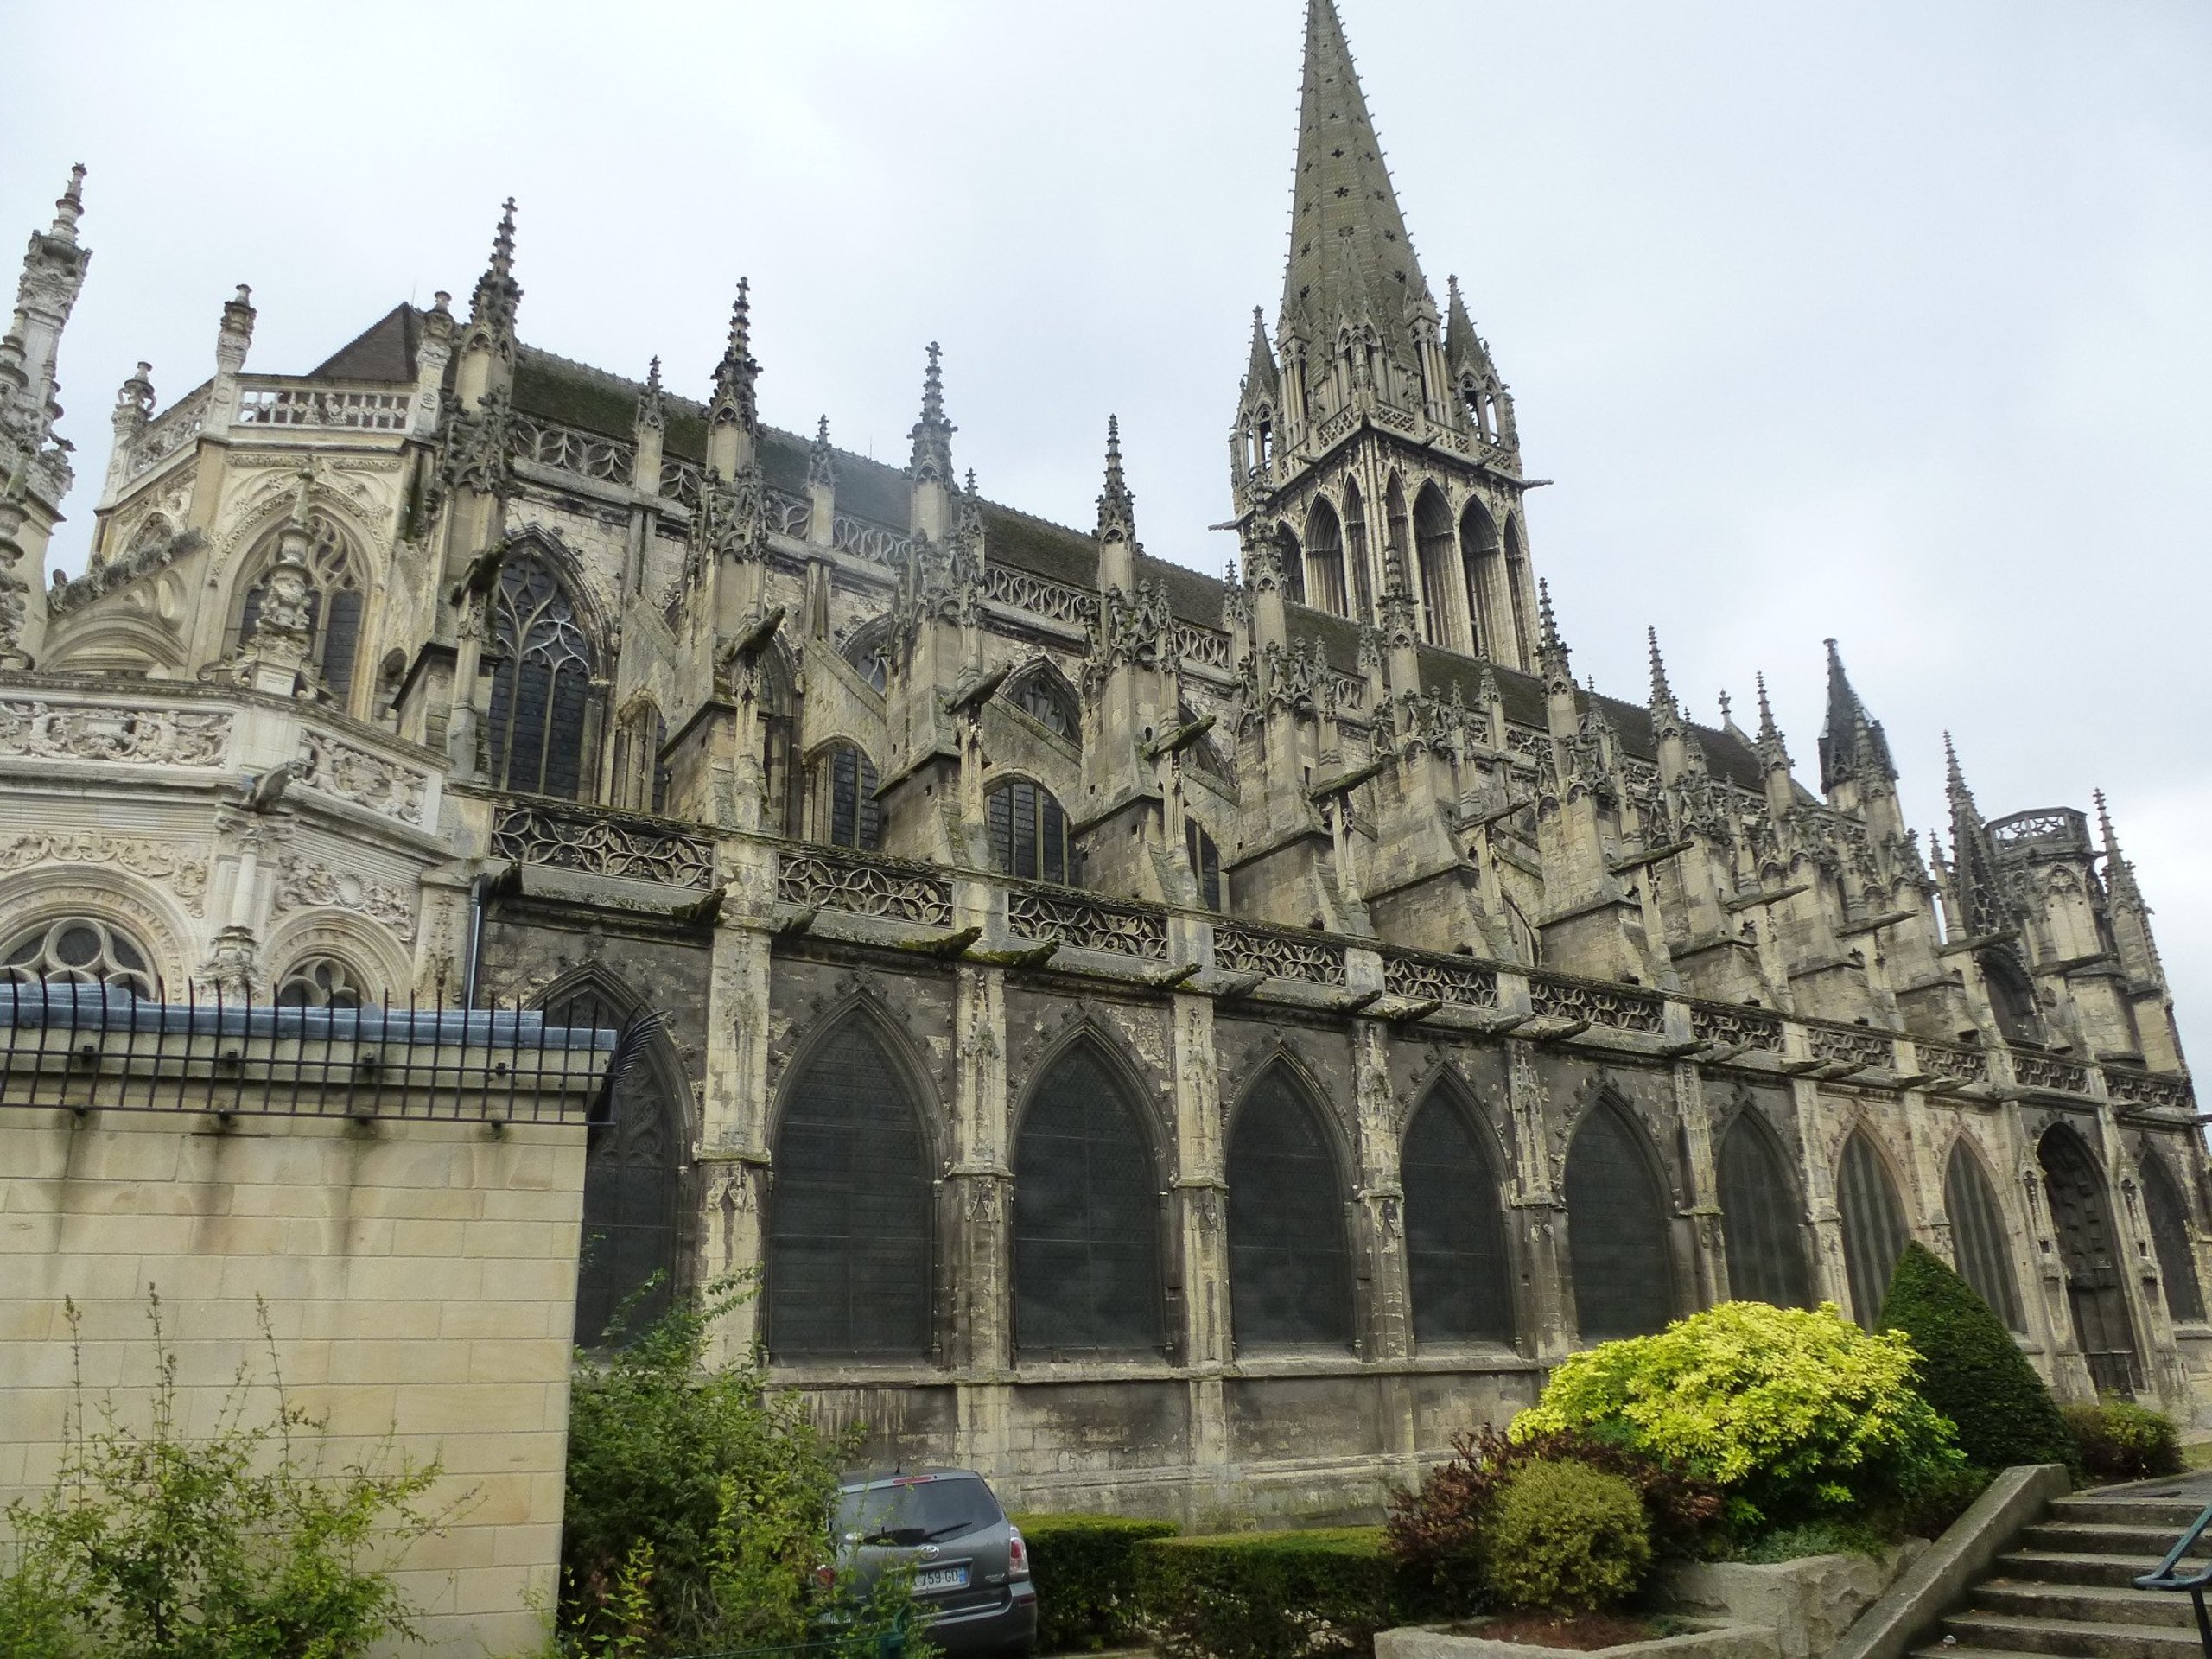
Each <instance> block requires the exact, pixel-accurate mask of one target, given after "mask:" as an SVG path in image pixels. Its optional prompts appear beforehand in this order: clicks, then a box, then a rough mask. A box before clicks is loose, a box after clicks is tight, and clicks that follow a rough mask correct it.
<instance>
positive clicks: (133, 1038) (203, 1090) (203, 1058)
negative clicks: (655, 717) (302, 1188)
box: [0, 981, 659, 1123]
mask: <svg viewBox="0 0 2212 1659" xmlns="http://www.w3.org/2000/svg"><path fill="white" fill-rule="evenodd" d="M658 1024H659V1020H658V1016H657V1015H648V1016H646V1017H645V1018H644V1019H641V1020H637V1021H634V1022H632V1024H631V1025H629V1026H627V1027H625V1028H624V1029H622V1030H620V1031H610V1030H607V1029H604V1028H599V1027H569V1026H564V1025H558V1024H549V1023H548V1022H547V1020H546V1016H545V1015H544V1014H543V1013H540V1012H537V1011H534V1010H528V1009H523V1008H518V1007H509V1008H500V1007H471V1008H463V1007H446V1006H440V1005H431V1006H427V1007H426V1006H423V1005H421V1004H418V1003H416V1002H413V1001H410V1002H408V1003H405V1004H404V1005H401V1004H393V1003H372V1004H364V1005H360V1006H353V1007H292V1006H289V1005H283V1004H272V1003H267V1002H260V1001H255V1000H253V999H252V998H251V997H247V998H243V999H241V998H227V997H222V996H214V997H210V998H207V999H202V998H200V996H198V995H196V994H194V993H191V992H188V993H187V995H186V1000H185V1001H181V1002H169V1001H156V1000H149V999H148V998H145V997H142V996H139V995H135V994H134V993H133V992H130V991H128V990H124V989H121V988H117V987H114V986H111V985H94V984H82V983H56V982H35V981H33V982H0V1105H4V1106H21V1107H61V1108H67V1109H71V1110H74V1111H156V1112H175V1111H193V1112H213V1113H216V1114H219V1115H221V1116H233V1115H245V1114H260V1115H275V1116H296V1117H340V1118H353V1119H358V1120H361V1121H365V1122H367V1121H374V1120H378V1119H385V1118H391V1119H406V1118H414V1119H446V1120H451V1121H463V1122H518V1123H526V1122H574V1123H586V1122H607V1120H608V1118H609V1116H611V1108H612V1104H613V1090H614V1085H615V1084H616V1083H617V1082H619V1081H620V1078H621V1077H622V1074H623V1073H624V1072H625V1071H627V1070H628V1069H629V1067H630V1066H631V1065H634V1064H635V1063H636V1061H637V1058H638V1057H639V1055H640V1054H641V1053H642V1052H644V1050H645V1044H646V1043H647V1041H648V1040H650V1039H651V1037H652V1033H653V1032H654V1030H655V1029H657V1028H658Z"/></svg>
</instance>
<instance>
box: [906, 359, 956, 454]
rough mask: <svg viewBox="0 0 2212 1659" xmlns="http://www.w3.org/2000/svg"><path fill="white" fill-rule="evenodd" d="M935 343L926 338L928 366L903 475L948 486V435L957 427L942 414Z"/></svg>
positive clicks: (941, 385) (940, 372)
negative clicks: (919, 411) (910, 452)
mask: <svg viewBox="0 0 2212 1659" xmlns="http://www.w3.org/2000/svg"><path fill="white" fill-rule="evenodd" d="M940 355H941V353H940V352H939V350H938V343H937V341H935V340H931V341H930V364H929V367H928V368H926V369H925V370H924V371H923V372H922V418H921V419H920V420H918V421H917V422H915V423H914V429H913V431H912V433H910V434H909V436H911V437H912V439H913V441H914V449H913V455H912V459H911V460H910V461H908V462H907V463H906V477H907V479H908V480H909V481H910V482H912V483H915V484H925V483H935V484H941V485H943V486H945V487H946V488H947V489H950V487H951V486H952V435H953V434H954V433H955V432H957V431H958V430H959V428H957V427H956V426H954V425H953V423H951V422H950V421H949V420H947V419H945V417H944V368H943V367H942V366H941V365H940V364H939V362H938V359H939V356H940Z"/></svg>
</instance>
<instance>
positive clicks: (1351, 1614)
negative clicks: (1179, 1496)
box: [1039, 1527, 1399, 1659]
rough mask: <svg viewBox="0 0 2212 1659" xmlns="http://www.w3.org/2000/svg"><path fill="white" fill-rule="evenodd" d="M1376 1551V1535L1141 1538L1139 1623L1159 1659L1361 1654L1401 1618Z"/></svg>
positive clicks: (1313, 1658) (1329, 1532) (1371, 1530)
mask: <svg viewBox="0 0 2212 1659" xmlns="http://www.w3.org/2000/svg"><path fill="white" fill-rule="evenodd" d="M1382 1546H1383V1530H1382V1529H1381V1528H1379V1527H1334V1528H1328V1529H1319V1530H1315V1531H1311V1532H1244V1533H1227V1534H1222V1535H1214V1536H1206V1537H1197V1538H1151V1539H1147V1540H1145V1541H1143V1542H1141V1543H1140V1544H1138V1545H1137V1546H1136V1548H1135V1559H1136V1581H1137V1605H1138V1608H1139V1620H1140V1624H1141V1628H1142V1630H1143V1631H1144V1633H1145V1635H1146V1636H1147V1637H1148V1638H1149V1639H1150V1641H1151V1643H1152V1644H1153V1647H1154V1650H1155V1651H1157V1652H1158V1653H1159V1654H1160V1655H1161V1656H1163V1659H1320V1656H1323V1655H1328V1654H1339V1653H1343V1654H1351V1653H1360V1654H1363V1653H1366V1652H1368V1651H1369V1650H1370V1644H1371V1643H1372V1642H1373V1639H1374V1636H1375V1632H1376V1631H1377V1630H1383V1629H1385V1628H1387V1627H1388V1626H1389V1625H1390V1624H1394V1623H1395V1622H1396V1620H1397V1615H1398V1612H1399V1604H1398V1601H1397V1599H1396V1597H1395V1595H1394V1593H1393V1589H1394V1580H1395V1573H1394V1572H1393V1570H1392V1567H1391V1564H1390V1562H1389V1560H1388V1559H1387V1558H1386V1557H1385V1556H1384V1555H1383V1548H1382ZM1041 1599H1042V1598H1041V1596H1040V1597H1039V1600H1040V1601H1041Z"/></svg>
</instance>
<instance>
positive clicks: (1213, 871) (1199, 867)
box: [1183, 740, 1221, 910]
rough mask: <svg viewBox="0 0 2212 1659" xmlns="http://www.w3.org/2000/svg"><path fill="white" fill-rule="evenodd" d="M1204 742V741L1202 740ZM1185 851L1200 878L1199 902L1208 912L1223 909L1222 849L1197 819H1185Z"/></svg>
mask: <svg viewBox="0 0 2212 1659" xmlns="http://www.w3.org/2000/svg"><path fill="white" fill-rule="evenodd" d="M1201 741H1203V740H1201ZM1183 850H1184V851H1185V852H1186V853H1187V854H1189V855H1190V858H1191V874H1192V875H1194V876H1196V877H1197V878H1198V902H1199V903H1200V904H1202V905H1204V906H1205V907H1206V908H1207V909H1208V910H1219V909H1220V908H1221V849H1220V848H1218V847H1217V846H1216V845H1214V839H1213V837H1212V836H1210V835H1208V834H1207V833H1206V832H1205V829H1201V828H1200V827H1199V824H1198V820H1197V819H1196V818H1193V817H1189V816H1188V815H1187V814H1186V815H1185V817H1184V819H1183Z"/></svg>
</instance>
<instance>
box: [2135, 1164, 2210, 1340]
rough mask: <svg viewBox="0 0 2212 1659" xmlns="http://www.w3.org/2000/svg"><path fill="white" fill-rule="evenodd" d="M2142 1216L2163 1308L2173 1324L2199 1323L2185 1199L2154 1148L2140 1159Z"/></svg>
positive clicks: (2199, 1297) (2200, 1303)
mask: <svg viewBox="0 0 2212 1659" xmlns="http://www.w3.org/2000/svg"><path fill="white" fill-rule="evenodd" d="M2143 1219H2144V1222H2145V1224H2146V1225H2148V1226H2149V1228H2150V1230H2151V1248H2152V1249H2154V1250H2156V1251H2157V1252H2158V1278H2159V1280H2160V1281H2161V1282H2162V1283H2163V1284H2164V1287H2165V1292H2166V1312H2167V1313H2169V1314H2171V1316H2172V1318H2173V1320H2174V1323H2176V1324H2177V1325H2202V1323H2203V1322H2204V1290H2203V1287H2202V1285H2201V1284H2200V1283H2199V1282H2198V1280H2197V1277H2196V1247H2195V1246H2194V1245H2192V1244H2191V1243H2190V1236H2189V1201H2188V1199H2187V1198H2184V1197H2183V1194H2182V1189H2181V1184H2180V1183H2179V1182H2177V1181H2176V1180H2175V1179H2174V1178H2173V1174H2172V1172H2171V1171H2170V1170H2168V1169H2167V1167H2166V1160H2164V1159H2163V1158H2161V1157H2160V1156H2158V1154H2157V1153H2155V1152H2153V1153H2148V1154H2145V1157H2144V1159H2143Z"/></svg>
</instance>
